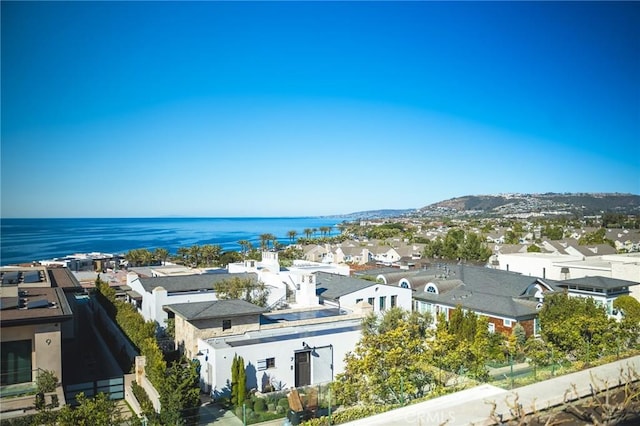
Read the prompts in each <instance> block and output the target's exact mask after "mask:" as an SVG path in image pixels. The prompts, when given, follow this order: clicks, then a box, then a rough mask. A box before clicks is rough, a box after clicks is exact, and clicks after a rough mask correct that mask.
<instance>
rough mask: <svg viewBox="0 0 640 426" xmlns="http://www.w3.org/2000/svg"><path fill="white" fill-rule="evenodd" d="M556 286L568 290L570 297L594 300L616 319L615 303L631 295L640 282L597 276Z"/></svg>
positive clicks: (560, 283) (560, 282)
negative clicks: (622, 297) (621, 297)
mask: <svg viewBox="0 0 640 426" xmlns="http://www.w3.org/2000/svg"><path fill="white" fill-rule="evenodd" d="M556 284H557V285H558V287H560V288H564V289H566V290H567V292H568V294H569V295H570V296H575V297H591V298H593V299H594V300H595V301H596V302H597V303H598V304H600V305H602V306H604V307H605V308H606V310H607V313H608V314H609V315H611V316H615V317H618V316H619V314H618V312H617V311H616V310H615V309H614V308H613V302H614V301H615V300H616V299H617V298H618V297H620V296H626V295H629V294H630V292H631V289H632V288H633V287H638V286H640V283H638V282H633V281H626V280H617V279H615V278H607V277H597V276H595V277H594V276H591V277H582V278H572V279H569V280H564V281H558V282H557V283H556Z"/></svg>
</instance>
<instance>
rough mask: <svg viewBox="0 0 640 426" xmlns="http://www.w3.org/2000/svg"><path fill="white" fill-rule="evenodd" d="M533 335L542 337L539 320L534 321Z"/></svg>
mask: <svg viewBox="0 0 640 426" xmlns="http://www.w3.org/2000/svg"><path fill="white" fill-rule="evenodd" d="M533 334H534V335H536V336H539V335H540V320H539V319H538V318H534V319H533Z"/></svg>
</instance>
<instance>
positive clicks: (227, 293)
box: [213, 277, 269, 307]
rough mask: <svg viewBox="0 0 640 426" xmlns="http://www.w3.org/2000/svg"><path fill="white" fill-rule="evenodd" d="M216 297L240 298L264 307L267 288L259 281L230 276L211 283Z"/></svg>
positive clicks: (267, 295)
mask: <svg viewBox="0 0 640 426" xmlns="http://www.w3.org/2000/svg"><path fill="white" fill-rule="evenodd" d="M213 288H214V290H215V291H216V293H217V296H218V299H221V300H224V299H242V300H245V301H247V302H249V303H253V304H254V305H258V306H262V307H265V306H267V299H268V298H269V289H268V288H267V286H266V285H265V284H264V283H263V282H261V281H258V282H255V281H253V280H252V279H250V278H240V277H232V278H228V279H225V280H221V281H218V282H216V283H215V284H214V285H213Z"/></svg>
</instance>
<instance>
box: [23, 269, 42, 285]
mask: <svg viewBox="0 0 640 426" xmlns="http://www.w3.org/2000/svg"><path fill="white" fill-rule="evenodd" d="M22 280H23V282H25V283H39V282H40V271H27V272H25V273H23V274H22Z"/></svg>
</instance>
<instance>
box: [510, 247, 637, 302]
mask: <svg viewBox="0 0 640 426" xmlns="http://www.w3.org/2000/svg"><path fill="white" fill-rule="evenodd" d="M498 268H499V269H502V270H507V271H513V272H520V273H521V274H523V275H531V276H537V277H542V278H547V279H551V280H557V281H562V280H570V279H574V278H584V277H606V278H613V279H618V280H625V281H632V282H636V283H640V253H626V254H611V255H603V256H579V255H562V254H547V253H515V254H502V255H500V256H499V265H498ZM630 290H631V296H633V297H635V298H636V299H638V300H640V286H637V285H636V286H632V287H631V288H630Z"/></svg>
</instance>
